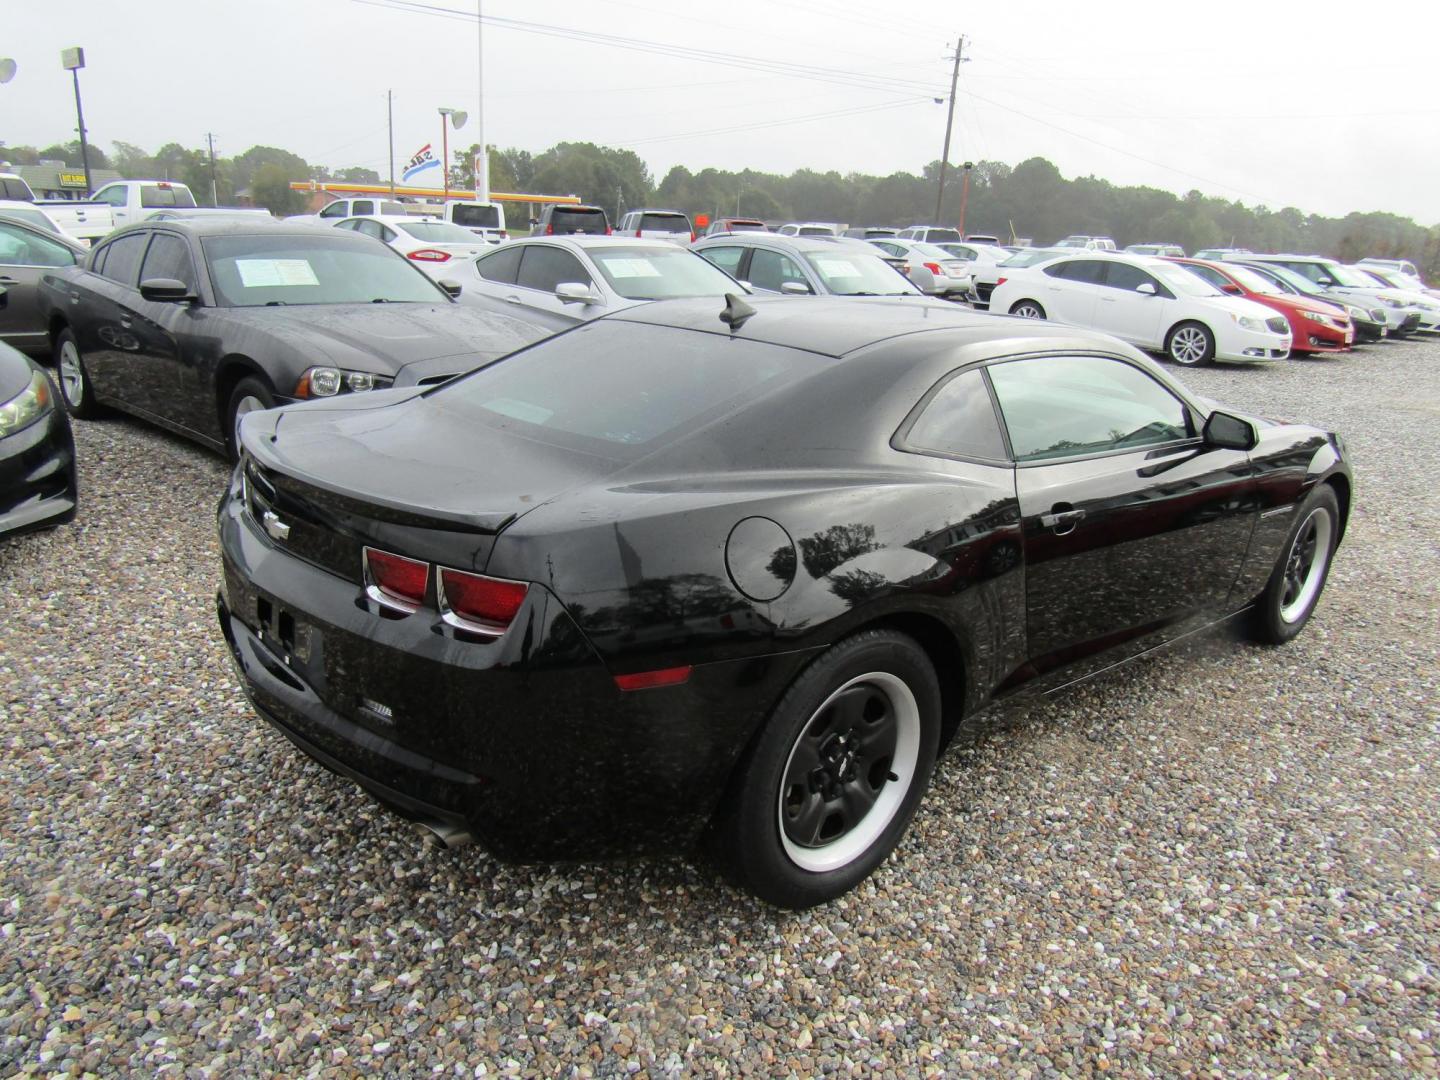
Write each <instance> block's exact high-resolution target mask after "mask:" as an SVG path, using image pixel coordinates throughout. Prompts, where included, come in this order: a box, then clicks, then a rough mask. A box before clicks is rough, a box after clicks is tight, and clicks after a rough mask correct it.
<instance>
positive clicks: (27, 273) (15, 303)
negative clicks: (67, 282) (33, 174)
mask: <svg viewBox="0 0 1440 1080" xmlns="http://www.w3.org/2000/svg"><path fill="white" fill-rule="evenodd" d="M76 262H77V256H76V254H75V252H74V251H72V250H71V249H70V248H68V247H66V246H65V245H64V244H62V243H60V241H58V240H51V239H50V238H49V237H48V236H42V235H41V234H40V233H38V232H35V231H33V230H31V229H26V228H24V227H22V226H19V225H15V224H14V223H12V222H8V221H0V286H3V287H4V289H5V291H6V297H5V300H6V305H5V309H4V310H3V311H0V341H3V342H5V343H6V344H7V345H11V346H13V347H15V348H17V349H23V350H26V351H28V352H37V353H40V352H45V351H46V350H47V348H48V345H49V340H50V336H49V333H48V328H47V327H46V325H45V313H44V312H43V311H42V310H41V306H40V288H39V287H40V278H41V277H42V276H44V275H45V274H48V273H54V272H55V271H56V270H60V269H64V268H66V267H70V266H74V265H75V263H76Z"/></svg>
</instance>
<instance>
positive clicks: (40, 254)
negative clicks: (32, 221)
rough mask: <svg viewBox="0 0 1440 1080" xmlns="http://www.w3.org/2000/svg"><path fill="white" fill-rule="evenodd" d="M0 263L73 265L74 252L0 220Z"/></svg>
mask: <svg viewBox="0 0 1440 1080" xmlns="http://www.w3.org/2000/svg"><path fill="white" fill-rule="evenodd" d="M0 264H3V265H5V266H74V265H75V254H74V252H72V251H71V250H70V249H69V248H67V247H66V246H65V245H64V244H57V243H56V242H55V241H53V240H48V239H46V238H45V237H43V236H37V235H36V234H35V233H32V232H26V231H25V230H24V229H17V228H16V227H15V226H13V225H11V224H9V223H8V222H3V221H0Z"/></svg>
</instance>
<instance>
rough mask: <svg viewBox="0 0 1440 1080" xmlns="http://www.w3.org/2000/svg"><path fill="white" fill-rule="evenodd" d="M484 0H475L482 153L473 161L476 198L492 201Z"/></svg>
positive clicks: (477, 106)
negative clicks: (487, 137)
mask: <svg viewBox="0 0 1440 1080" xmlns="http://www.w3.org/2000/svg"><path fill="white" fill-rule="evenodd" d="M483 9H484V0H475V73H476V85H477V89H476V98H475V139H476V141H477V142H478V143H479V144H480V154H479V156H478V157H477V158H476V160H475V161H474V162H473V165H474V167H475V198H476V200H477V201H479V202H489V201H490V150H489V148H488V147H486V145H485V13H484V10H483Z"/></svg>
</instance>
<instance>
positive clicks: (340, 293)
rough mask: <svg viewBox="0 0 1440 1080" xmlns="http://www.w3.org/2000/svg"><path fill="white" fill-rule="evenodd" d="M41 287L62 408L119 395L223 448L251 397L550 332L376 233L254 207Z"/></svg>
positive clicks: (159, 229) (374, 384) (447, 372)
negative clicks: (428, 272)
mask: <svg viewBox="0 0 1440 1080" xmlns="http://www.w3.org/2000/svg"><path fill="white" fill-rule="evenodd" d="M41 289H42V298H43V300H44V303H45V306H46V319H47V324H46V325H47V327H48V333H49V340H50V342H51V347H52V349H53V352H54V356H55V364H56V367H57V368H58V370H59V373H60V389H61V394H62V395H63V397H64V399H65V404H66V407H67V408H68V409H69V410H70V413H71V415H73V416H78V417H82V418H85V417H91V416H94V415H95V414H96V412H97V411H98V410H99V409H100V408H101V407H103V406H106V405H114V406H116V407H118V408H121V409H124V410H125V411H126V412H130V413H134V414H135V415H137V416H140V417H142V418H144V419H146V420H150V421H151V422H153V423H157V424H160V425H162V426H164V427H167V428H170V429H171V430H173V431H176V432H178V433H180V434H182V435H185V436H187V437H189V438H192V439H195V440H197V441H199V442H201V443H204V444H205V445H207V446H210V447H212V448H214V449H216V450H220V451H222V452H223V451H230V452H233V439H234V429H235V421H236V418H237V417H238V416H240V415H243V414H244V413H246V412H249V411H251V410H253V409H264V408H270V407H272V406H274V405H279V404H285V403H287V402H291V401H297V400H301V399H305V398H326V397H337V396H347V395H349V394H353V393H362V392H368V391H370V390H373V389H376V388H383V387H387V386H391V385H397V386H404V385H407V384H422V385H424V384H430V383H434V382H443V381H444V380H445V379H448V378H450V377H451V376H453V375H455V374H457V373H459V372H462V371H468V370H470V369H471V368H474V367H476V366H477V365H480V364H483V363H487V362H488V361H490V360H493V359H494V358H495V357H497V356H500V355H503V354H504V353H507V352H510V351H511V350H513V349H516V348H518V347H520V346H522V345H525V344H527V343H529V342H531V341H535V340H537V339H539V338H541V337H544V336H546V335H547V334H549V333H550V332H551V331H550V330H548V329H546V328H543V327H539V326H536V325H534V324H532V323H529V322H526V321H524V320H522V319H519V318H516V317H514V316H513V315H511V314H509V313H506V312H503V311H501V310H500V308H501V305H500V304H498V303H496V304H493V305H492V308H491V309H489V310H486V309H483V308H480V309H477V308H476V307H466V308H461V307H460V306H459V305H458V304H456V303H455V301H454V298H453V295H452V294H453V293H458V291H459V287H458V286H450V287H449V289H448V290H447V288H445V287H443V286H442V285H439V284H436V283H435V282H433V281H431V280H430V279H429V278H428V277H426V276H425V274H424V273H423V272H422V271H420V270H418V269H416V268H415V267H414V266H413V265H411V264H410V263H409V262H408V261H407V260H406V259H405V258H404V257H403V256H401V255H399V254H398V253H396V252H395V251H392V250H391V249H390V248H388V247H386V246H385V245H384V244H381V243H379V242H378V241H376V240H372V239H371V238H369V237H366V236H360V235H358V234H355V233H346V232H341V231H339V230H336V229H327V228H321V227H318V226H310V225H284V224H280V223H272V222H267V221H263V220H261V221H254V222H247V221H236V220H233V219H229V218H201V219H196V220H186V221H163V222H149V221H147V222H144V223H142V224H139V225H133V226H130V227H127V228H124V229H120V230H118V231H116V232H115V233H112V234H111V235H110V236H109V237H107V238H106V240H105V241H104V242H103V243H101V244H100V245H99V246H97V247H96V248H95V250H94V251H93V252H92V253H91V255H90V257H89V258H88V260H87V261H86V262H85V264H84V266H83V267H77V268H75V269H73V270H70V271H66V272H64V273H53V274H50V275H47V276H46V278H45V279H44V281H43V282H42V286H41Z"/></svg>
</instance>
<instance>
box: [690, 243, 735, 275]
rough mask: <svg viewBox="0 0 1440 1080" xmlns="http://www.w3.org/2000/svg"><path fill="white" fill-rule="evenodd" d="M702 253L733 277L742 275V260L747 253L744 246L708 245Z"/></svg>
mask: <svg viewBox="0 0 1440 1080" xmlns="http://www.w3.org/2000/svg"><path fill="white" fill-rule="evenodd" d="M700 254H701V255H704V256H705V258H706V259H708V260H709V261H710V262H712V263H714V264H715V265H716V266H718V267H719V268H720V269H721V270H724V271H725V272H726V273H727V274H729V275H730V276H731V277H733V278H738V277H739V276H740V260H741V258H743V257H744V255H745V249H744V248H743V247H707V248H705V249H704V250H703V251H701V252H700Z"/></svg>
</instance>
